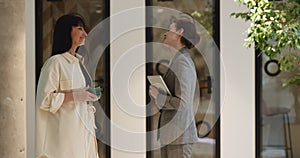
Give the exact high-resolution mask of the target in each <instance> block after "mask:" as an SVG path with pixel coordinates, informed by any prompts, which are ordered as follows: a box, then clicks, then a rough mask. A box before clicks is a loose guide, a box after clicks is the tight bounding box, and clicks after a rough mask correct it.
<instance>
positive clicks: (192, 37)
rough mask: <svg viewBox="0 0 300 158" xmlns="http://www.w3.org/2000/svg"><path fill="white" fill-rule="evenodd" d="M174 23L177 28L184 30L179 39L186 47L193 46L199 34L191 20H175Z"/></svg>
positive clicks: (198, 39) (197, 40)
mask: <svg viewBox="0 0 300 158" xmlns="http://www.w3.org/2000/svg"><path fill="white" fill-rule="evenodd" d="M174 23H175V24H176V29H177V30H179V29H183V30H184V31H183V35H182V37H181V39H180V41H181V43H182V44H184V45H185V46H186V47H187V48H188V49H191V48H193V47H194V46H195V45H196V44H197V43H198V42H199V41H200V36H199V34H198V33H197V30H196V27H195V25H194V24H193V23H192V22H190V21H188V20H175V21H174Z"/></svg>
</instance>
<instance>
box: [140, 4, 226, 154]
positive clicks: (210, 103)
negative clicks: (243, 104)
mask: <svg viewBox="0 0 300 158" xmlns="http://www.w3.org/2000/svg"><path fill="white" fill-rule="evenodd" d="M146 3H147V16H146V17H147V34H146V38H147V39H146V40H147V53H146V54H147V63H148V64H147V75H161V76H164V75H165V73H166V72H167V71H168V68H169V62H170V60H172V58H173V56H174V54H173V53H172V50H170V48H168V47H166V46H165V45H163V44H162V43H163V39H164V33H165V32H166V31H168V29H169V25H170V24H171V22H172V20H174V19H185V20H188V21H190V22H192V23H194V24H195V26H196V29H197V33H198V34H200V42H199V43H198V44H197V45H195V47H194V48H192V49H191V50H189V53H190V56H191V58H192V60H193V63H194V65H195V69H196V73H197V86H196V91H198V93H196V95H195V99H194V119H195V124H196V128H197V135H198V141H197V142H196V143H194V144H193V147H192V148H193V149H192V157H193V158H201V157H207V158H208V157H209V158H217V157H220V156H219V154H220V153H219V151H220V149H219V140H220V134H219V132H220V131H219V114H220V102H219V95H220V93H219V86H220V83H219V82H220V80H219V78H220V77H219V73H220V71H219V63H220V61H219V59H220V56H219V1H215V0H200V1H199V0H186V1H177V0H152V1H146ZM147 86H149V83H148V85H147ZM147 93H148V92H147ZM148 96H149V95H148ZM147 99H148V100H147V103H148V104H151V98H150V97H148V98H147ZM160 115H161V112H157V113H153V111H151V110H149V111H148V114H147V116H148V118H147V133H151V134H149V135H148V136H147V148H148V150H147V151H148V153H147V157H149V158H150V157H151V158H154V157H155V158H160V157H161V148H162V147H163V145H162V144H161V142H160V140H159V139H161V138H158V134H157V133H158V132H159V129H158V122H159V120H160ZM161 128H163V127H161Z"/></svg>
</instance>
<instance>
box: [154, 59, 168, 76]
mask: <svg viewBox="0 0 300 158" xmlns="http://www.w3.org/2000/svg"><path fill="white" fill-rule="evenodd" d="M163 63H164V64H163ZM168 64H169V60H167V59H162V60H160V61H158V62H157V64H156V66H155V70H156V72H157V73H158V74H160V75H162V76H163V75H164V74H165V73H166V72H167V70H168V66H167V65H168Z"/></svg>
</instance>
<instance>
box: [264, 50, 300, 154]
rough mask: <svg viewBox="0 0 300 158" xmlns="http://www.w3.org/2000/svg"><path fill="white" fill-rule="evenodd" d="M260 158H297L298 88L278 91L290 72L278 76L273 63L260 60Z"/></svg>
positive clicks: (286, 88)
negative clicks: (294, 148) (294, 147)
mask: <svg viewBox="0 0 300 158" xmlns="http://www.w3.org/2000/svg"><path fill="white" fill-rule="evenodd" d="M261 70H262V79H261V81H262V82H261V86H262V90H261V93H262V98H261V101H260V106H261V107H260V109H261V117H260V118H261V124H260V126H261V127H260V129H261V150H260V157H261V158H277V157H299V156H300V152H299V151H297V150H293V146H297V144H299V143H300V142H298V141H297V139H295V136H296V135H294V133H297V131H298V130H299V129H300V128H299V127H300V126H299V122H300V119H299V118H300V117H299V101H298V96H299V94H300V93H299V87H298V86H292V87H282V82H283V81H284V80H286V79H287V78H288V76H289V75H290V74H289V73H290V72H281V71H280V70H279V64H278V61H277V60H276V59H269V57H267V56H265V55H263V56H262V67H261Z"/></svg>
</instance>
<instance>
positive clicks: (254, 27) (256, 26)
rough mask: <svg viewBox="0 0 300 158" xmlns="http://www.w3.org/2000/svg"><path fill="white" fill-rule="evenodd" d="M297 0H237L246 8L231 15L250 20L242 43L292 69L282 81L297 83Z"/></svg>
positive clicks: (299, 75) (299, 63) (299, 67)
mask: <svg viewBox="0 0 300 158" xmlns="http://www.w3.org/2000/svg"><path fill="white" fill-rule="evenodd" d="M299 1H300V0H293V1H291V0H283V1H269V0H238V3H240V4H241V5H245V6H246V7H247V8H248V11H246V12H238V13H232V14H231V16H234V17H236V18H242V19H244V20H245V21H250V22H251V25H250V27H249V28H248V30H247V38H246V39H245V46H246V47H248V48H249V47H251V46H254V48H255V49H257V50H260V51H261V52H262V53H264V54H266V55H267V56H269V57H270V58H271V59H277V60H278V61H279V64H280V69H281V70H282V71H286V72H291V73H293V75H292V76H290V77H289V78H288V79H287V80H286V81H285V82H284V83H283V84H282V85H283V86H287V85H296V84H300V56H299V54H298V52H299V50H300V31H299V29H300V4H299Z"/></svg>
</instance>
